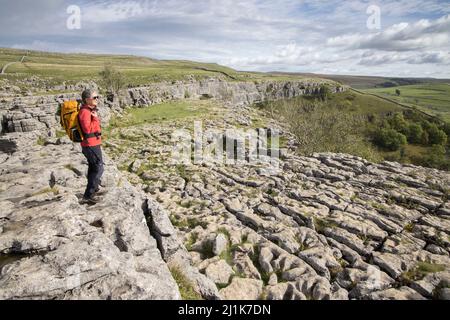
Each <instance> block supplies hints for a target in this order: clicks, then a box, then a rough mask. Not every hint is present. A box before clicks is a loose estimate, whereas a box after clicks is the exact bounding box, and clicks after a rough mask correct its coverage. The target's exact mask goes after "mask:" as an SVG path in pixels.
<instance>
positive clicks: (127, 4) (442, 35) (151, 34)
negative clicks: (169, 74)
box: [0, 0, 450, 78]
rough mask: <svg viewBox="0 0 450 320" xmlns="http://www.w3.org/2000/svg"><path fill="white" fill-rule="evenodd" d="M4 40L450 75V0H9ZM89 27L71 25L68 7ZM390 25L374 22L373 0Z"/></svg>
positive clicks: (308, 68)
mask: <svg viewBox="0 0 450 320" xmlns="http://www.w3.org/2000/svg"><path fill="white" fill-rule="evenodd" d="M0 1H1V2H0V3H1V8H2V10H1V11H0V26H1V27H0V46H2V47H14V48H27V49H36V50H45V51H58V52H89V53H120V54H134V55H141V56H148V57H152V58H157V59H187V60H196V61H205V62H217V63H220V64H223V65H227V66H230V67H233V68H236V69H239V70H254V71H274V70H279V71H291V72H315V73H329V74H355V75H383V76H414V77H439V78H450V15H449V14H450V1H438V0H384V1H382V0H374V1H364V0H347V1H336V0H315V1H312V0H295V1H291V0H278V1H277V0H271V1H269V0H196V1H182V0H164V1H163V0H117V1H104V0H96V1H85V0H40V1H31V0H15V1H9V0H8V1H7V0H0ZM70 5H76V6H78V7H79V8H80V10H81V16H80V18H81V20H80V21H81V29H75V30H70V29H68V28H67V19H68V18H69V14H68V13H67V8H68V7H69V6H70ZM374 5H375V6H376V7H377V8H379V10H380V22H381V24H380V29H377V28H368V27H367V20H368V19H369V18H370V16H371V15H370V14H368V13H367V9H368V8H369V6H374Z"/></svg>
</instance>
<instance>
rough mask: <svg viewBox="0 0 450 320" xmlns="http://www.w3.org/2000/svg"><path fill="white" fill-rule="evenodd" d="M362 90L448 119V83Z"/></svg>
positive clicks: (449, 110) (449, 92)
mask: <svg viewBox="0 0 450 320" xmlns="http://www.w3.org/2000/svg"><path fill="white" fill-rule="evenodd" d="M396 90H400V95H397V94H396ZM364 91H365V92H368V93H373V94H376V95H380V96H383V97H387V98H389V99H391V100H394V101H397V102H399V103H402V104H405V105H408V106H412V107H417V108H418V109H419V110H422V111H424V112H426V113H428V114H430V115H433V116H436V117H438V118H440V119H442V120H444V121H450V84H418V85H410V86H398V87H392V88H376V89H366V90H364Z"/></svg>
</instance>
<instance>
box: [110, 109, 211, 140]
mask: <svg viewBox="0 0 450 320" xmlns="http://www.w3.org/2000/svg"><path fill="white" fill-rule="evenodd" d="M211 103H212V102H209V101H195V102H193V101H185V100H178V101H170V102H165V103H162V104H157V105H152V106H149V107H145V108H132V109H129V110H128V111H127V112H126V113H125V114H124V115H123V116H122V117H116V118H113V119H111V121H110V126H109V128H108V129H107V131H111V130H112V129H114V128H126V127H132V126H139V125H143V124H146V123H148V124H151V123H159V122H167V121H175V120H179V119H187V118H193V119H199V118H200V117H201V116H204V115H206V114H208V110H209V108H210V107H211ZM139 138H140V137H139Z"/></svg>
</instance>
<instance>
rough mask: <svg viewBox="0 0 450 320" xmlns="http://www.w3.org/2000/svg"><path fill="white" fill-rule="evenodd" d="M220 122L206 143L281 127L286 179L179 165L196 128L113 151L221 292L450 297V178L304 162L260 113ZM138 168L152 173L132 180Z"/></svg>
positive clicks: (223, 115) (248, 170)
mask: <svg viewBox="0 0 450 320" xmlns="http://www.w3.org/2000/svg"><path fill="white" fill-rule="evenodd" d="M224 110H225V111H224ZM209 111H210V112H209V113H208V114H206V115H204V116H203V117H201V118H199V117H197V118H196V119H195V120H197V121H198V120H202V121H203V130H204V131H205V132H206V131H207V130H208V129H216V130H219V131H221V132H226V129H230V128H236V127H239V128H241V129H242V128H244V129H251V128H253V129H256V128H264V127H266V128H267V127H269V128H278V129H279V130H280V131H281V132H282V134H283V136H284V137H285V138H286V140H287V142H286V143H285V145H283V146H282V148H281V150H280V154H281V155H282V156H281V158H280V159H279V160H278V164H279V166H278V168H279V169H280V170H278V171H273V170H271V168H270V167H269V166H267V164H252V165H250V164H248V163H247V164H245V163H244V164H243V165H224V164H211V163H209V162H205V163H203V164H190V165H189V164H188V165H178V166H175V165H172V164H171V160H172V158H171V156H172V145H171V144H167V141H171V134H172V133H173V131H174V130H175V129H180V128H185V129H186V130H188V131H189V129H190V132H192V128H193V120H194V119H182V120H177V121H166V122H164V121H162V122H158V123H154V124H152V123H149V124H144V125H141V126H138V127H131V128H123V129H118V130H117V131H116V132H115V133H114V134H113V137H112V139H111V141H112V143H114V145H115V146H116V147H114V146H113V147H111V148H110V149H109V152H110V154H111V155H112V157H113V158H114V159H115V161H117V162H118V163H119V164H120V166H121V168H123V169H124V171H125V174H126V175H127V176H128V179H129V180H130V181H131V182H132V183H133V184H135V185H136V186H137V187H139V188H141V189H143V190H144V191H145V192H147V193H148V194H151V195H152V197H154V198H155V199H156V200H157V201H158V203H159V204H160V205H161V206H162V207H164V209H165V210H167V212H168V213H169V214H170V220H171V222H172V224H173V226H174V227H175V230H176V234H177V235H178V238H179V239H183V242H184V244H185V247H186V248H187V249H188V250H189V252H190V256H191V257H192V261H193V262H194V263H195V265H196V266H197V268H198V270H199V271H200V272H201V273H203V274H204V275H206V277H209V278H210V279H211V280H212V281H214V282H215V283H216V284H218V285H219V287H220V291H219V294H220V295H221V297H222V298H225V299H227V298H242V299H244V298H247V297H253V298H254V297H255V296H256V295H259V297H260V298H267V299H431V298H443V297H447V296H448V293H447V291H448V271H449V268H450V259H449V245H450V242H449V241H450V238H449V235H450V228H449V226H448V223H449V219H448V215H447V214H446V212H447V211H448V207H449V202H448V199H447V192H448V189H449V187H450V185H449V174H448V173H447V172H442V171H438V170H434V169H427V168H422V167H417V166H413V165H400V164H398V163H391V162H383V163H380V164H376V163H370V162H368V161H366V160H364V159H362V158H358V157H355V156H350V155H344V154H316V155H314V156H312V157H301V156H297V155H296V154H295V142H294V140H293V139H292V138H291V137H290V135H289V133H288V132H287V131H286V130H284V129H283V128H282V127H280V126H279V124H277V123H275V122H273V121H272V120H269V119H267V118H264V116H262V115H261V114H260V113H259V111H257V110H256V109H253V108H248V107H245V106H239V107H233V106H227V107H224V106H223V105H221V103H220V102H217V105H216V107H211V108H210V109H209ZM242 123H247V124H246V125H245V124H242ZM136 137H146V139H144V140H139V139H136ZM205 139H207V140H208V139H209V138H205ZM230 139H231V140H233V139H234V136H233V138H230ZM206 142H207V141H206ZM209 142H210V143H211V144H213V142H211V141H209ZM125 145H126V147H125ZM246 156H247V157H248V154H246ZM269 158H270V157H269ZM136 159H139V161H140V164H141V167H140V168H138V169H137V170H133V172H127V171H128V168H129V165H130V164H131V163H132V161H135V160H136ZM275 161H277V160H275ZM275 163H276V162H275ZM225 238H226V240H227V241H224V239H225ZM224 263H227V264H228V265H229V266H230V267H231V269H232V270H233V272H234V274H232V272H231V270H230V269H229V268H228V267H226V266H225V265H224ZM219 270H222V271H219ZM218 274H220V279H219V277H218ZM229 275H231V280H229V281H225V280H227V279H228V276H229ZM222 277H223V278H222ZM225 278H227V279H225ZM241 279H244V280H241ZM245 279H246V280H248V281H246V280H245ZM224 281H225V283H222V282H224ZM258 281H260V282H258ZM219 283H220V284H219ZM259 283H261V285H262V287H260V286H259ZM260 288H261V290H260ZM238 289H239V290H241V292H242V295H243V296H242V297H241V296H240V295H239V293H237V292H236V290H238Z"/></svg>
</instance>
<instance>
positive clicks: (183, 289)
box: [169, 267, 203, 300]
mask: <svg viewBox="0 0 450 320" xmlns="http://www.w3.org/2000/svg"><path fill="white" fill-rule="evenodd" d="M169 269H170V273H171V274H172V277H173V279H174V280H175V282H176V283H177V285H178V289H179V290H180V294H181V298H182V299H183V300H203V298H202V296H201V295H200V294H199V293H197V292H196V291H195V290H194V285H193V284H192V282H190V281H189V280H188V279H187V278H186V276H185V275H184V274H183V272H182V271H181V270H180V268H179V267H171V268H169Z"/></svg>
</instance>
